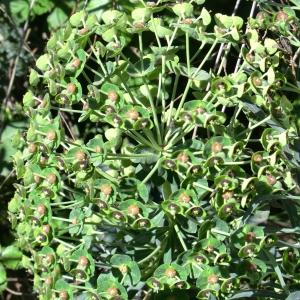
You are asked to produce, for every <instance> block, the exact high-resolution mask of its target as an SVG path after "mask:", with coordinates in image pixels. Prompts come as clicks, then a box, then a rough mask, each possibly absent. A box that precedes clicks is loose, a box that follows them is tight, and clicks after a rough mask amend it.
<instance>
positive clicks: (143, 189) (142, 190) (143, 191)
mask: <svg viewBox="0 0 300 300" xmlns="http://www.w3.org/2000/svg"><path fill="white" fill-rule="evenodd" d="M137 191H138V193H139V195H140V196H141V198H142V199H143V200H144V201H145V202H147V201H148V200H149V191H148V189H147V186H146V185H145V184H144V183H142V182H141V183H139V184H138V185H137Z"/></svg>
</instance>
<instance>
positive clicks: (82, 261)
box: [78, 256, 89, 267]
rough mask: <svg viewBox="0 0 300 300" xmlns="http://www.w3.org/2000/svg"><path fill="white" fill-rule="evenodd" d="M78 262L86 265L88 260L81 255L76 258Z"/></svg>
mask: <svg viewBox="0 0 300 300" xmlns="http://www.w3.org/2000/svg"><path fill="white" fill-rule="evenodd" d="M78 264H79V265H80V266H82V267H86V266H87V265H88V264H89V260H88V259H87V257H86V256H81V257H80V258H79V260H78Z"/></svg>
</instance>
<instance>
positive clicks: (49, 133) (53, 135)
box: [47, 130, 56, 141]
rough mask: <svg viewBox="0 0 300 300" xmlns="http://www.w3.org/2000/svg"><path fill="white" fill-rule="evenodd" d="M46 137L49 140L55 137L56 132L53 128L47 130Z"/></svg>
mask: <svg viewBox="0 0 300 300" xmlns="http://www.w3.org/2000/svg"><path fill="white" fill-rule="evenodd" d="M47 139H48V140H49V141H54V140H55V139H56V132H55V131H54V130H49V131H48V132H47Z"/></svg>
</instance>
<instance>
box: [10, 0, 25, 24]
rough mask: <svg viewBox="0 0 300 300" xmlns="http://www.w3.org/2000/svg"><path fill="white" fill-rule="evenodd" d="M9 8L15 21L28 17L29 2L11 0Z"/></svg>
mask: <svg viewBox="0 0 300 300" xmlns="http://www.w3.org/2000/svg"><path fill="white" fill-rule="evenodd" d="M9 8H10V11H11V14H12V15H13V18H14V19H15V21H16V22H17V23H18V24H20V23H22V22H23V21H25V20H26V19H27V18H28V15H29V3H28V1H25V0H12V1H10V2H9Z"/></svg>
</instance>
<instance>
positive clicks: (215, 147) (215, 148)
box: [211, 142, 223, 153]
mask: <svg viewBox="0 0 300 300" xmlns="http://www.w3.org/2000/svg"><path fill="white" fill-rule="evenodd" d="M222 150H223V144H221V143H219V142H214V143H212V145H211V151H212V152H213V153H219V152H221V151H222Z"/></svg>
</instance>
